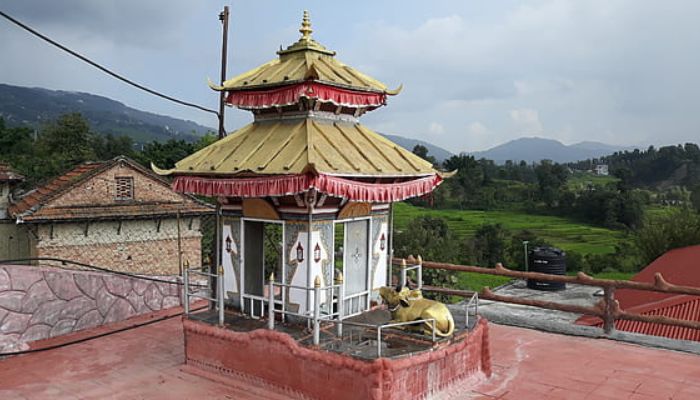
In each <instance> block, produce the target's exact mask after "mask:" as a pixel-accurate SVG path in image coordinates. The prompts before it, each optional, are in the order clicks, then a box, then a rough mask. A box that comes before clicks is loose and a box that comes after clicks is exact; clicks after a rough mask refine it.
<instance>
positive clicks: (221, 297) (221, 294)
mask: <svg viewBox="0 0 700 400" xmlns="http://www.w3.org/2000/svg"><path fill="white" fill-rule="evenodd" d="M218 272H219V274H218V277H217V283H218V292H219V296H218V297H219V326H224V308H225V306H224V266H223V265H219V271H218Z"/></svg>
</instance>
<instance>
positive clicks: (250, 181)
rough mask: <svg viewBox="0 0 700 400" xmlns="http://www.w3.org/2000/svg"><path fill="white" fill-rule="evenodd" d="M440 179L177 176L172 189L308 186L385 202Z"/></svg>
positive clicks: (240, 192)
mask: <svg viewBox="0 0 700 400" xmlns="http://www.w3.org/2000/svg"><path fill="white" fill-rule="evenodd" d="M440 183H442V178H441V177H440V176H439V175H437V174H435V175H430V176H427V177H424V178H419V179H414V180H410V181H406V182H399V183H364V182H358V181H355V180H351V179H347V178H340V177H337V176H330V175H282V176H270V177H259V178H242V179H235V178H229V179H223V178H207V177H200V176H178V177H176V178H175V180H174V182H173V189H174V190H175V191H177V192H181V193H193V194H199V195H203V196H210V197H216V196H226V197H247V198H250V197H266V196H285V195H292V194H296V193H301V192H305V191H307V190H309V189H311V188H314V189H316V190H318V191H319V192H321V193H326V194H328V195H331V196H335V197H344V198H347V199H350V200H353V201H364V202H375V203H389V202H396V201H402V200H406V199H409V198H411V197H418V196H422V195H424V194H427V193H430V192H432V191H433V190H434V189H435V188H436V187H437V186H438V185H439V184H440Z"/></svg>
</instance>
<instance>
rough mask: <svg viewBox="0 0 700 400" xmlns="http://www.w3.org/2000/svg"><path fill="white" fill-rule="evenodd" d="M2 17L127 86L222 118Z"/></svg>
mask: <svg viewBox="0 0 700 400" xmlns="http://www.w3.org/2000/svg"><path fill="white" fill-rule="evenodd" d="M0 16H2V17H3V18H5V19H7V20H8V21H10V22H12V23H13V24H15V25H17V26H19V27H20V28H22V29H24V30H25V31H27V32H29V33H31V34H32V35H34V36H37V37H39V38H40V39H42V40H44V41H46V42H48V43H50V44H52V45H53V46H55V47H58V48H59V49H61V50H63V51H65V52H67V53H68V54H70V55H72V56H74V57H77V58H79V59H81V60H82V61H84V62H86V63H88V64H90V65H92V66H93V67H95V68H97V69H99V70H100V71H102V72H104V73H106V74H108V75H111V76H112V77H114V78H116V79H119V80H120V81H122V82H124V83H126V84H128V85H131V86H133V87H135V88H137V89H141V90H143V91H145V92H148V93H150V94H152V95H154V96H158V97H160V98H163V99H166V100H170V101H172V102H174V103H177V104H180V105H183V106H186V107H192V108H196V109H198V110H201V111H204V112H208V113H212V114H215V115H216V116H217V117H220V116H219V112H218V111H216V110H212V109H210V108H206V107H204V106H200V105H198V104H194V103H190V102H187V101H183V100H180V99H176V98H175V97H171V96H168V95H166V94H163V93H160V92H158V91H156V90H153V89H150V88H148V87H146V86H143V85H141V84H139V83H136V82H134V81H132V80H131V79H128V78H125V77H124V76H122V75H119V74H118V73H116V72H114V71H112V70H110V69H108V68H106V67H103V66H102V65H100V64H98V63H96V62H95V61H92V60H91V59H89V58H87V57H85V56H84V55H82V54H80V53H78V52H76V51H73V50H71V49H69V48H68V47H66V46H64V45H62V44H60V43H58V42H56V41H55V40H53V39H51V38H49V37H48V36H46V35H43V34H41V33H39V32H37V31H36V30H34V29H32V28H31V27H29V26H28V25H26V24H24V23H22V22H20V21H18V20H16V19H15V18H13V17H11V16H10V15H8V14H7V13H5V12H3V11H0Z"/></svg>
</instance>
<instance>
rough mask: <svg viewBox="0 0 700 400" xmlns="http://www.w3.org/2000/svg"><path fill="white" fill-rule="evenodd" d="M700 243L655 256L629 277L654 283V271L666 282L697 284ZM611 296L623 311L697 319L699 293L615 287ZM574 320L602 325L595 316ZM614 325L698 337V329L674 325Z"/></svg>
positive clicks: (699, 282) (655, 333)
mask: <svg viewBox="0 0 700 400" xmlns="http://www.w3.org/2000/svg"><path fill="white" fill-rule="evenodd" d="M698 260H700V245H697V246H689V247H684V248H680V249H674V250H671V251H669V252H667V253H665V254H664V255H662V256H661V257H659V258H657V259H656V260H654V262H652V263H651V264H649V265H648V266H647V267H646V268H644V269H643V270H642V271H641V272H639V273H638V274H637V275H635V276H634V277H633V278H632V281H635V282H647V283H654V275H655V274H656V273H661V275H663V277H664V279H665V280H666V281H668V282H670V283H673V284H676V285H683V286H695V287H700V261H698ZM615 299H616V300H617V301H618V302H619V303H620V308H622V309H623V310H625V311H628V312H631V313H635V314H643V315H662V316H666V317H670V318H677V319H684V320H690V321H698V322H700V297H697V296H688V295H678V294H669V293H659V292H649V291H642V290H632V289H619V290H617V291H616V294H615ZM576 323H578V324H581V325H592V326H602V321H601V320H600V319H599V318H595V317H582V318H580V319H579V320H578V321H577V322H576ZM615 328H616V329H618V330H621V331H626V332H634V333H641V334H645V335H653V336H663V337H668V338H672V339H682V340H694V341H700V330H697V329H691V328H682V327H677V326H670V325H663V324H652V323H648V322H637V321H627V320H618V321H615Z"/></svg>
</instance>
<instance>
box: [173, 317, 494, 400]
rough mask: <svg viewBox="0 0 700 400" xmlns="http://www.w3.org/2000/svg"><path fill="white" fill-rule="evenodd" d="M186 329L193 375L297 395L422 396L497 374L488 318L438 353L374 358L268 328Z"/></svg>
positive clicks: (338, 399) (194, 325)
mask: <svg viewBox="0 0 700 400" xmlns="http://www.w3.org/2000/svg"><path fill="white" fill-rule="evenodd" d="M183 328H184V334H185V362H186V364H187V366H188V367H190V368H191V371H192V372H195V373H196V372H197V371H200V372H201V373H202V374H204V375H205V376H207V377H212V376H216V375H218V376H219V377H220V378H225V379H228V380H230V381H233V382H241V381H244V382H248V383H250V384H254V385H259V386H260V385H262V386H270V387H275V388H277V389H278V390H280V391H283V392H285V393H287V394H288V395H289V396H290V397H293V398H301V397H306V398H312V399H334V400H353V399H366V400H394V399H397V400H398V399H402V400H405V399H421V398H425V397H426V396H428V395H430V394H433V393H436V392H439V391H443V390H445V389H449V387H450V386H452V385H454V384H457V383H459V382H460V381H463V380H466V379H468V378H480V377H485V376H489V375H491V361H490V357H489V343H488V324H487V323H486V320H485V319H481V320H480V321H479V323H477V325H476V326H475V327H474V329H473V330H471V331H470V332H469V333H468V334H467V333H465V334H464V335H461V336H458V337H457V338H455V339H454V340H453V341H452V342H450V343H446V344H445V345H444V346H440V347H439V348H437V349H435V350H432V351H430V350H426V351H422V352H418V353H413V354H407V355H405V356H401V357H400V358H395V359H394V358H379V359H374V360H363V359H358V358H354V357H351V356H349V355H345V354H340V353H335V352H330V351H324V350H319V349H317V348H313V347H311V346H309V347H307V346H303V345H301V344H299V343H298V342H297V341H296V340H295V339H293V338H292V337H291V336H289V335H287V334H285V333H280V332H276V331H271V330H267V329H257V330H253V331H249V332H234V331H232V330H229V329H226V328H220V327H217V326H214V325H210V324H208V323H206V322H201V321H197V320H191V319H184V320H183ZM472 382H474V381H473V380H472Z"/></svg>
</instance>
